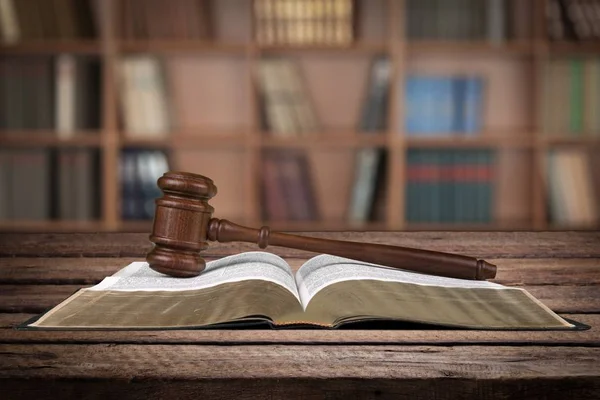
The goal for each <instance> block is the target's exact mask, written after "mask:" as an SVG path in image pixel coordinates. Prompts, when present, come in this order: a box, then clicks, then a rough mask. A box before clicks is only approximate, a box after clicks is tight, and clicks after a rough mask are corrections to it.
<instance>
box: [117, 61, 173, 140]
mask: <svg viewBox="0 0 600 400" xmlns="http://www.w3.org/2000/svg"><path fill="white" fill-rule="evenodd" d="M118 71H119V86H118V87H119V99H120V110H121V114H120V115H121V120H122V123H123V127H124V130H125V135H126V136H127V137H129V138H164V137H166V136H167V134H168V133H169V131H170V129H171V125H172V124H173V121H172V120H171V119H172V112H171V111H172V110H171V101H170V96H169V94H168V90H167V82H166V80H165V71H164V66H163V64H162V63H161V61H160V60H159V59H158V58H157V57H153V56H147V55H136V56H127V57H124V58H123V59H121V60H120V63H119V69H118Z"/></svg>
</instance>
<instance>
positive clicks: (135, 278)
mask: <svg viewBox="0 0 600 400" xmlns="http://www.w3.org/2000/svg"><path fill="white" fill-rule="evenodd" d="M290 293H291V294H290ZM298 312H302V306H301V304H300V301H299V298H298V292H297V289H296V286H295V282H294V279H293V275H292V272H291V270H290V268H289V266H288V264H287V263H286V262H285V261H284V260H283V259H281V258H280V257H278V256H275V255H272V254H269V253H262V252H249V253H243V254H239V255H235V256H229V257H224V258H222V259H220V260H216V261H211V262H209V263H207V267H206V269H205V270H204V271H203V272H202V273H201V274H200V275H199V276H197V277H193V278H175V277H171V276H168V275H164V274H161V273H159V272H156V271H154V270H152V269H151V268H150V267H149V266H148V264H147V263H146V262H134V263H131V264H130V265H128V266H127V267H125V268H123V269H122V270H120V271H119V272H117V273H116V274H114V275H112V276H110V277H107V278H105V279H104V280H103V281H102V282H101V283H99V284H98V285H96V286H94V287H91V288H84V289H82V290H79V291H78V292H76V293H75V294H73V295H71V296H70V297H69V298H68V299H66V300H64V301H63V302H62V303H61V304H59V305H58V306H56V307H54V308H53V309H52V310H50V311H49V312H47V313H45V314H44V315H43V316H42V317H41V318H40V319H39V320H37V321H36V322H34V323H32V324H31V325H30V326H35V327H41V328H61V327H69V328H84V329H85V328H110V329H112V328H117V329H119V328H125V329H127V328H157V329H160V328H167V327H169V328H184V327H198V326H207V325H214V324H220V323H245V322H247V321H248V320H253V321H257V320H260V321H269V320H271V321H273V320H277V319H279V318H281V316H283V315H286V314H289V313H298Z"/></svg>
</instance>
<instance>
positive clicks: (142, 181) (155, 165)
mask: <svg viewBox="0 0 600 400" xmlns="http://www.w3.org/2000/svg"><path fill="white" fill-rule="evenodd" d="M169 169H170V168H169V159H168V156H167V154H166V152H165V151H163V150H147V149H144V150H142V149H125V150H123V151H122V152H121V158H120V161H119V175H120V182H121V217H122V218H123V219H124V220H152V218H154V211H155V207H156V205H155V203H154V200H155V199H156V198H158V197H160V196H161V191H160V189H159V187H158V186H157V185H156V182H157V180H158V178H160V177H161V176H162V175H163V174H164V173H165V172H167V171H169Z"/></svg>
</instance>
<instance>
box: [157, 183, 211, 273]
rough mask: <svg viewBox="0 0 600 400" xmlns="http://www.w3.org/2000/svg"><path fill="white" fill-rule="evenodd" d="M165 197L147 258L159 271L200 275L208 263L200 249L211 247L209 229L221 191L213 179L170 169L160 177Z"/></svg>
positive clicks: (159, 203)
mask: <svg viewBox="0 0 600 400" xmlns="http://www.w3.org/2000/svg"><path fill="white" fill-rule="evenodd" d="M157 183H158V187H159V188H160V189H161V190H162V192H163V197H160V198H158V199H156V200H155V203H156V210H155V215H154V223H153V227H152V233H151V235H150V241H151V242H153V243H154V248H153V249H152V250H151V251H150V252H149V253H148V255H147V256H146V261H147V262H148V264H149V265H150V267H151V268H152V269H154V270H155V271H158V272H161V273H164V274H167V275H171V276H178V277H190V276H196V275H198V274H199V273H200V272H202V271H203V270H204V268H205V267H206V262H205V261H204V259H203V258H202V257H200V254H199V252H200V251H202V250H204V249H206V248H207V247H208V243H207V241H206V240H207V232H208V225H209V221H210V220H211V217H212V214H213V212H214V208H213V207H212V206H211V205H210V204H208V201H209V200H210V199H211V198H212V197H214V196H215V195H216V194H217V187H216V186H215V184H214V183H213V181H212V179H210V178H207V177H205V176H202V175H197V174H192V173H188V172H176V171H175V172H173V171H171V172H167V173H165V174H164V175H163V176H162V177H160V178H159V179H158V182H157Z"/></svg>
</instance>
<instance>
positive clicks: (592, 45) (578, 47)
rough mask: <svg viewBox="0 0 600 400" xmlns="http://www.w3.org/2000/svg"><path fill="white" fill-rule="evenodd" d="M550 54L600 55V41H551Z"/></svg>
mask: <svg viewBox="0 0 600 400" xmlns="http://www.w3.org/2000/svg"><path fill="white" fill-rule="evenodd" d="M548 48H549V51H550V54H553V55H579V54H582V55H585V54H592V55H599V54H600V41H596V42H594V41H590V42H568V41H559V42H550V44H549V47H548Z"/></svg>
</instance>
